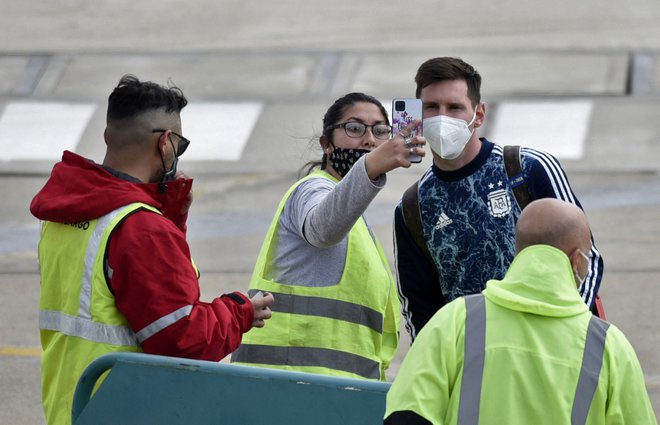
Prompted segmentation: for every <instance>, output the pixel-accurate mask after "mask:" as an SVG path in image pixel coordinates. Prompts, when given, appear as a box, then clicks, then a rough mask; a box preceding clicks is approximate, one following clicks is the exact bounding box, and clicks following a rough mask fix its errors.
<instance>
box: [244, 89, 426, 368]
mask: <svg viewBox="0 0 660 425" xmlns="http://www.w3.org/2000/svg"><path fill="white" fill-rule="evenodd" d="M418 124H419V122H413V123H411V124H410V125H409V126H408V127H405V128H404V130H403V131H402V132H400V133H399V134H395V135H392V134H391V129H392V128H391V126H390V125H389V120H388V116H387V111H386V110H385V108H384V107H383V106H382V105H381V103H380V102H379V101H378V100H377V99H375V98H374V97H372V96H368V95H365V94H362V93H349V94H347V95H345V96H343V97H341V98H339V99H338V100H337V101H335V103H334V104H333V105H332V106H330V108H329V109H328V111H327V112H326V114H325V116H324V117H323V134H322V135H321V137H320V138H319V143H320V145H321V148H322V149H323V157H322V159H321V161H319V162H318V163H316V164H312V166H311V167H309V171H310V172H309V173H308V175H307V176H306V177H304V178H302V179H300V180H299V181H298V182H296V183H295V184H294V185H293V186H292V187H291V188H290V189H289V190H288V191H287V193H286V194H285V195H284V198H283V199H282V201H281V202H280V205H279V207H278V209H277V212H276V214H275V217H274V219H273V222H272V224H271V226H270V229H269V231H268V233H267V235H266V239H265V241H264V243H263V246H262V248H261V252H260V254H259V258H258V259H257V264H256V266H255V269H254V272H253V275H252V279H251V282H250V295H253V294H257V296H258V294H259V291H261V292H264V293H272V294H274V296H275V303H274V304H273V305H271V310H272V311H273V315H272V318H271V319H270V322H269V326H268V329H263V330H262V329H253V330H252V331H250V332H249V333H247V334H245V335H244V337H243V342H242V344H241V346H240V347H239V349H238V350H237V351H236V352H234V354H233V356H232V362H235V363H241V364H245V365H250V366H263V367H269V368H280V369H289V370H297V371H303V372H312V373H322V374H328V375H336V376H347V377H353V378H369V379H380V380H385V370H386V369H387V367H388V366H389V364H390V361H391V360H392V358H393V357H394V354H395V353H396V349H397V343H398V331H399V317H400V309H399V300H398V297H397V291H396V283H395V281H394V279H393V277H392V273H391V271H390V267H389V265H388V262H387V258H386V257H385V255H384V253H383V250H382V248H381V246H380V243H379V242H378V240H377V239H376V237H375V235H374V234H373V232H372V231H371V229H370V228H369V226H368V225H367V223H366V221H365V219H364V217H363V213H364V212H365V210H366V209H367V207H368V206H369V204H370V202H371V201H372V200H373V199H374V197H375V196H376V195H377V194H378V192H379V191H380V190H381V189H382V188H383V187H384V185H385V182H386V176H385V173H387V172H388V171H390V170H393V169H395V168H398V167H409V166H410V164H411V163H410V161H409V160H408V156H409V155H413V154H415V155H424V148H423V146H422V145H423V144H424V143H425V140H424V138H423V137H421V136H418V137H414V138H409V137H408V135H409V134H410V131H412V129H413V128H415V127H416V126H417V125H418ZM407 137H408V139H406V138H407ZM412 144H415V145H417V146H413V145H412ZM314 165H318V166H319V167H318V168H317V167H315V166H314Z"/></svg>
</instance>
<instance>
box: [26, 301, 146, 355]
mask: <svg viewBox="0 0 660 425" xmlns="http://www.w3.org/2000/svg"><path fill="white" fill-rule="evenodd" d="M39 328H40V329H42V330H48V331H56V332H61V333H63V334H65V335H69V336H75V337H80V338H84V339H86V340H89V341H94V342H100V343H103V344H111V345H126V346H130V347H137V346H138V343H137V339H136V338H135V334H134V333H133V331H132V330H131V328H130V327H128V326H121V325H115V326H112V325H105V324H103V323H99V322H93V321H91V320H89V319H85V318H82V317H75V316H70V315H68V314H64V313H62V312H59V311H52V310H40V311H39Z"/></svg>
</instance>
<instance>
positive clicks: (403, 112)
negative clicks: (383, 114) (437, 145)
mask: <svg viewBox="0 0 660 425" xmlns="http://www.w3.org/2000/svg"><path fill="white" fill-rule="evenodd" d="M415 120H419V125H418V126H416V127H415V128H414V129H413V130H412V131H410V133H409V134H408V136H407V137H406V138H405V140H412V139H413V138H414V137H415V136H421V135H422V100H421V99H412V98H396V99H394V100H392V132H393V136H395V135H397V134H399V133H401V132H402V131H403V130H404V129H405V128H406V127H407V126H408V125H410V123H411V122H413V121H415ZM408 160H409V161H410V162H413V163H415V164H417V163H420V162H422V156H421V155H417V154H413V153H411V154H410V155H409V156H408Z"/></svg>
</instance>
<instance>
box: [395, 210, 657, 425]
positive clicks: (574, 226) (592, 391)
mask: <svg viewBox="0 0 660 425" xmlns="http://www.w3.org/2000/svg"><path fill="white" fill-rule="evenodd" d="M590 248H591V242H590V232H589V225H588V223H587V219H586V217H585V215H584V213H583V212H582V211H581V210H580V209H579V208H578V207H576V206H575V205H572V204H569V203H567V202H564V201H560V200H557V199H550V198H548V199H541V200H537V201H534V202H532V203H530V204H529V205H528V206H527V208H525V210H523V212H522V214H521V216H520V219H519V221H518V223H517V226H516V256H515V258H514V261H513V263H512V264H511V266H510V267H509V269H508V271H507V273H506V275H505V276H504V278H503V279H502V280H490V281H488V282H487V285H486V289H485V290H484V291H482V292H481V293H480V294H476V295H469V296H467V297H463V298H458V299H456V300H454V301H453V302H451V303H449V304H447V305H446V306H445V307H443V308H442V309H440V310H439V311H438V312H437V313H436V314H435V315H434V316H433V318H432V319H431V320H430V321H429V323H428V324H427V325H426V326H425V327H424V329H423V330H422V331H421V332H420V334H419V336H418V338H417V339H416V340H415V342H414V343H413V345H412V347H411V349H410V351H409V352H408V354H407V356H406V358H405V359H404V361H403V363H402V365H401V369H400V370H399V374H398V376H397V378H396V380H395V381H394V383H393V384H392V387H391V388H390V390H389V392H388V395H387V407H386V412H385V421H384V423H385V424H387V425H396V424H406V425H421V424H434V425H440V424H452V425H453V424H459V425H466V424H474V425H477V424H480V425H489V424H498V425H499V424H509V425H515V424H534V425H544V424H548V425H550V424H552V425H556V424H572V425H577V424H580V425H584V424H588V425H596V424H598V425H608V424H631V425H632V424H634V425H647V424H656V423H657V422H656V418H655V415H654V412H653V409H652V407H651V403H650V401H649V397H648V393H647V391H646V388H645V385H644V376H643V373H642V369H641V367H640V364H639V361H638V359H637V356H636V354H635V351H634V349H633V347H632V346H631V344H630V343H629V342H628V340H627V339H626V337H625V336H624V335H623V333H622V332H621V331H620V330H619V329H617V328H616V326H614V325H612V324H610V323H608V322H605V321H604V320H601V319H599V318H597V317H595V316H593V315H592V314H591V312H589V310H588V308H587V306H586V305H585V304H584V302H583V301H582V299H581V298H580V295H579V293H578V291H577V289H576V284H577V285H579V284H580V283H581V281H582V280H583V279H584V278H585V276H586V275H587V272H588V270H587V268H588V265H589V257H588V253H589V252H590Z"/></svg>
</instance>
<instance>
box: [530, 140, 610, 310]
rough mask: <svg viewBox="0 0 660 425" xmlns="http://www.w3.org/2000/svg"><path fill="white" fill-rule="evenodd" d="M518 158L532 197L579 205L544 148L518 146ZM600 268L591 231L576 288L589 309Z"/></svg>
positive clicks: (559, 170) (554, 159)
mask: <svg viewBox="0 0 660 425" xmlns="http://www.w3.org/2000/svg"><path fill="white" fill-rule="evenodd" d="M521 160H522V168H523V175H524V177H525V182H526V183H527V187H528V189H529V193H530V196H531V197H532V199H541V198H556V199H561V200H563V201H566V202H570V203H572V204H575V205H577V206H578V207H580V209H582V205H581V204H580V201H579V200H578V198H577V196H575V193H573V189H572V188H571V186H570V184H569V182H568V177H566V173H565V172H564V170H563V168H562V167H561V164H560V163H559V161H558V160H557V158H555V157H554V156H552V155H550V154H549V153H547V152H542V151H538V150H536V149H531V148H522V149H521ZM603 270H604V263H603V258H602V257H601V255H600V252H599V251H598V249H597V248H596V244H595V242H594V238H593V235H592V237H591V253H590V264H589V274H587V278H586V279H585V281H584V283H583V284H582V285H581V286H580V288H579V291H580V295H582V299H583V300H584V302H585V303H586V304H587V306H589V308H591V309H593V307H594V302H595V300H596V295H597V294H598V289H599V288H600V282H601V280H602V279H603Z"/></svg>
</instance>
